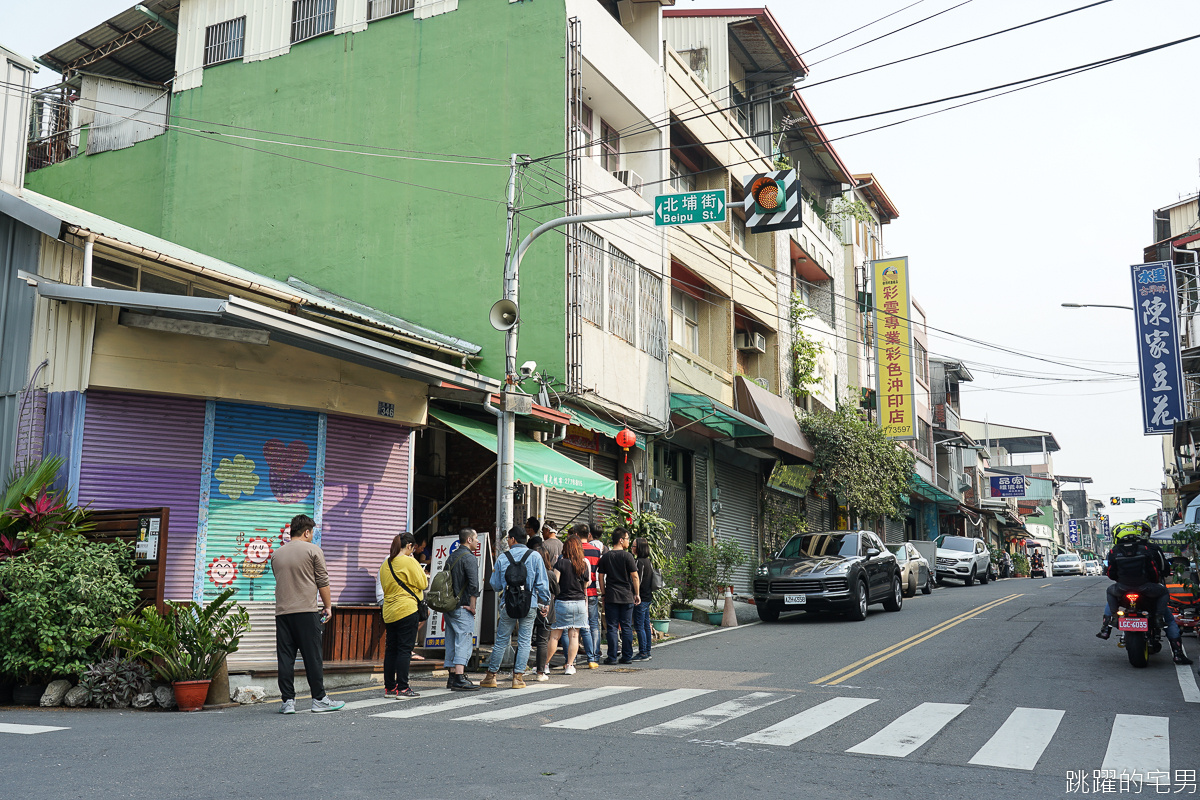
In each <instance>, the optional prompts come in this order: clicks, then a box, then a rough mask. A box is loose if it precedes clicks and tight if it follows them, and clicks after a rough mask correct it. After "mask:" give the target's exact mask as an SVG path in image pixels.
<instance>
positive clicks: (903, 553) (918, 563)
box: [887, 542, 933, 597]
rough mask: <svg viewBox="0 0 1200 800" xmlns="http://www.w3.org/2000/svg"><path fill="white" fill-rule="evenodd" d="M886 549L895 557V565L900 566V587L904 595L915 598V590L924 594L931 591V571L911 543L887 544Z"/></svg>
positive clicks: (927, 563) (923, 557)
mask: <svg viewBox="0 0 1200 800" xmlns="http://www.w3.org/2000/svg"><path fill="white" fill-rule="evenodd" d="M887 549H888V550H891V551H892V552H893V553H894V554H895V555H896V563H898V564H899V565H900V585H901V586H903V587H904V593H905V594H906V595H908V596H909V597H916V596H917V589H920V590H921V591H922V592H923V593H925V594H929V593H931V592H932V591H933V570H931V569H930V568H929V562H928V561H926V560H925V556H923V555H921V554H920V553H919V552H918V551H917V548H915V547H913V546H912V543H911V542H904V543H902V544H889V545H887Z"/></svg>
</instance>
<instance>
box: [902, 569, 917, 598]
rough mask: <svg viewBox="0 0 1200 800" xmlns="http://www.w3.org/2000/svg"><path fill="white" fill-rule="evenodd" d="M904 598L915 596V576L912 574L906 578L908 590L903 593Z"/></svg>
mask: <svg viewBox="0 0 1200 800" xmlns="http://www.w3.org/2000/svg"><path fill="white" fill-rule="evenodd" d="M904 596H905V597H916V596H917V574H916V573H915V572H914V573H913V574H912V575H909V576H908V589H907V590H906V591H905V592H904Z"/></svg>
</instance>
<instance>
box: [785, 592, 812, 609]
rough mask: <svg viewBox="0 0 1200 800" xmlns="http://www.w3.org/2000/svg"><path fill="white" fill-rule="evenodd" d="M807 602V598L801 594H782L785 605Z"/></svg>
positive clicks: (799, 604) (797, 604)
mask: <svg viewBox="0 0 1200 800" xmlns="http://www.w3.org/2000/svg"><path fill="white" fill-rule="evenodd" d="M807 602H808V598H806V597H805V596H804V595H802V594H785V595H784V596H783V604H784V605H785V606H802V605H804V604H805V603H807Z"/></svg>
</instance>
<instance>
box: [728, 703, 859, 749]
mask: <svg viewBox="0 0 1200 800" xmlns="http://www.w3.org/2000/svg"><path fill="white" fill-rule="evenodd" d="M877 702H879V701H878V700H871V699H868V698H863V697H835V698H833V699H832V700H827V701H826V702H824V703H821V704H820V705H818V706H813V707H812V708H810V709H807V710H805V711H801V712H800V713H799V714H796V715H795V716H791V717H788V718H787V719H785V720H784V721H783V722H780V723H777V724H775V725H772V726H771V727H769V728H763V729H762V730H761V731H756V732H755V733H752V734H750V735H749V736H743V737H742V738H740V739H738V740H737V741H738V743H739V744H770V745H775V746H776V747H790V746H792V745H794V744H795V743H796V742H799V741H801V740H803V739H807V738H808V737H809V736H812V735H813V734H814V733H820V732H821V731H823V730H825V729H826V728H828V727H829V726H830V725H832V724H834V723H835V722H838V721H839V720H842V719H845V718H846V717H848V716H850V715H851V714H853V713H854V712H855V711H859V710H861V709H864V708H866V707H867V706H869V705H871V704H872V703H877Z"/></svg>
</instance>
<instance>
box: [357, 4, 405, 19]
mask: <svg viewBox="0 0 1200 800" xmlns="http://www.w3.org/2000/svg"><path fill="white" fill-rule="evenodd" d="M414 3H415V0H368V2H367V19H382V18H383V17H390V16H392V15H393V14H403V13H404V12H406V11H412V10H413V5H414Z"/></svg>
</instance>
